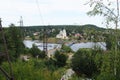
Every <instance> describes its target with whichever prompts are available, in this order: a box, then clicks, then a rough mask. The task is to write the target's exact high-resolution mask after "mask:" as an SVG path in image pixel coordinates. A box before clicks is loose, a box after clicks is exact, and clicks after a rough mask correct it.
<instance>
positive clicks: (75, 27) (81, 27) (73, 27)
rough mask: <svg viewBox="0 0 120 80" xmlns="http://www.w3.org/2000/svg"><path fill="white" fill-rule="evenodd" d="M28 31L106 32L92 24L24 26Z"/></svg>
mask: <svg viewBox="0 0 120 80" xmlns="http://www.w3.org/2000/svg"><path fill="white" fill-rule="evenodd" d="M24 28H26V29H30V30H31V29H33V30H36V29H37V30H38V29H44V28H46V29H66V30H70V31H71V30H74V31H83V30H85V29H89V30H92V29H94V30H105V28H100V27H98V26H96V25H92V24H86V25H47V26H24Z"/></svg>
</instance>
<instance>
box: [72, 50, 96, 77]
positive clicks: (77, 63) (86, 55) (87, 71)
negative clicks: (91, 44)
mask: <svg viewBox="0 0 120 80" xmlns="http://www.w3.org/2000/svg"><path fill="white" fill-rule="evenodd" d="M71 67H72V69H73V70H74V71H75V72H76V74H77V75H79V76H82V77H93V76H94V74H96V73H97V71H98V69H97V66H96V64H95V61H94V58H93V57H92V53H91V50H89V49H80V50H78V51H77V52H76V53H75V55H74V56H73V58H72V64H71Z"/></svg>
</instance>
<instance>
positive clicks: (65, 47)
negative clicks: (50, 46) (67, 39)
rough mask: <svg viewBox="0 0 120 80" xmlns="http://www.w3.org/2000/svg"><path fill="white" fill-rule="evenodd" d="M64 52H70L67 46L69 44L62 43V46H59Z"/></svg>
mask: <svg viewBox="0 0 120 80" xmlns="http://www.w3.org/2000/svg"><path fill="white" fill-rule="evenodd" d="M61 49H62V50H63V51H64V52H67V53H70V52H73V51H72V49H71V48H70V47H69V46H66V45H64V44H63V45H62V48H61Z"/></svg>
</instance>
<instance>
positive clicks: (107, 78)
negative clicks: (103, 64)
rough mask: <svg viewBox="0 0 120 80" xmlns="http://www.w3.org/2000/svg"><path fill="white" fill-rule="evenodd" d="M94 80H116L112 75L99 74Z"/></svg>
mask: <svg viewBox="0 0 120 80" xmlns="http://www.w3.org/2000/svg"><path fill="white" fill-rule="evenodd" d="M96 80H117V79H116V78H115V76H114V75H113V74H112V73H107V72H104V73H101V74H100V75H99V76H98V77H97V79H96Z"/></svg>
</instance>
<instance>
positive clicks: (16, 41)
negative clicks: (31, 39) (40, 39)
mask: <svg viewBox="0 0 120 80" xmlns="http://www.w3.org/2000/svg"><path fill="white" fill-rule="evenodd" d="M5 38H6V41H7V47H8V50H9V53H10V57H11V58H12V60H15V59H16V58H18V57H19V55H20V54H22V53H24V48H25V46H24V44H23V40H22V35H21V32H20V29H19V28H18V27H15V25H14V24H11V25H10V27H9V28H8V29H7V31H6V32H5Z"/></svg>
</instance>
